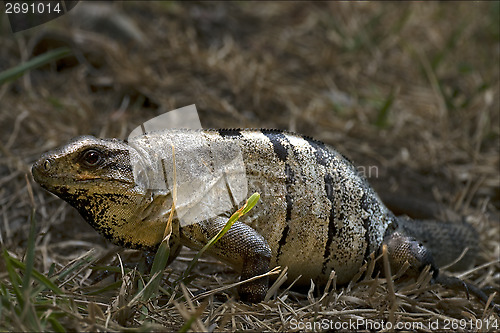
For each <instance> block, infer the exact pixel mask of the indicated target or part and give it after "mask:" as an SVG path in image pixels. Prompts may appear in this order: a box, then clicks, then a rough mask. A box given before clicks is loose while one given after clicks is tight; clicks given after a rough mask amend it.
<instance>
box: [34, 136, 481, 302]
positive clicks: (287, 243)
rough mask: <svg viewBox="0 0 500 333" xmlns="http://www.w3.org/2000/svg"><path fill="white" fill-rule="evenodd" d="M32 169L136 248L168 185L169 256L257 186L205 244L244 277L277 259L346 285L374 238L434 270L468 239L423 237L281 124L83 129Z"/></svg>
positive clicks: (218, 222) (340, 159) (156, 236)
mask: <svg viewBox="0 0 500 333" xmlns="http://www.w3.org/2000/svg"><path fill="white" fill-rule="evenodd" d="M174 169H175V173H176V175H175V176H174ZM32 172H33V176H34V179H35V180H36V181H37V182H38V183H39V184H40V185H41V186H42V187H44V188H45V189H47V190H49V191H50V192H52V193H54V194H56V195H57V196H59V197H60V198H62V199H63V200H65V201H67V202H68V203H69V204H70V205H72V206H73V207H75V208H76V209H77V210H78V211H79V212H80V214H81V215H82V216H83V217H84V219H85V220H86V221H87V222H88V223H90V224H91V225H92V226H93V227H94V228H95V229H96V230H97V231H99V232H100V233H101V234H103V235H104V236H105V237H106V238H108V239H109V240H111V241H112V242H113V243H115V244H118V245H122V246H125V247H130V248H138V249H150V250H153V249H155V248H156V247H157V246H158V244H159V243H160V242H161V240H162V238H163V233H164V230H165V224H166V221H167V219H168V216H169V214H170V209H171V207H172V203H173V200H174V198H173V190H172V189H173V186H174V184H175V186H178V187H179V193H180V197H179V198H176V199H175V200H176V207H179V209H180V210H179V211H178V213H179V212H180V213H179V214H178V215H177V219H175V220H174V225H173V233H172V236H171V238H170V246H171V248H172V249H173V250H172V251H171V255H173V254H175V253H178V252H179V250H180V248H181V247H182V246H183V245H185V246H188V247H190V248H193V249H200V248H201V247H203V246H204V245H205V244H206V243H207V242H208V240H210V239H211V238H212V237H213V236H214V235H216V234H217V233H218V232H219V230H220V229H221V228H222V227H223V226H224V225H225V223H226V222H227V219H228V217H229V216H230V215H231V214H232V213H233V212H234V211H235V210H236V209H237V208H238V207H241V205H242V204H243V203H244V202H245V199H247V195H248V193H254V192H258V193H260V195H261V200H260V201H259V203H258V204H257V205H256V206H255V207H254V209H252V210H251V211H250V212H249V213H248V214H247V215H245V216H244V217H243V218H242V219H241V220H240V221H238V222H236V223H235V224H234V225H233V227H232V228H231V229H230V230H229V231H228V232H227V233H226V234H225V235H224V236H223V237H222V238H221V239H220V240H219V242H217V243H216V244H215V245H214V246H212V247H211V248H210V249H209V250H208V251H207V253H209V254H210V255H212V256H214V257H217V258H219V259H220V260H222V261H224V262H226V263H228V264H229V265H231V266H233V267H234V268H235V269H236V270H238V271H239V272H241V276H242V278H243V279H246V278H250V277H252V276H256V275H260V274H263V273H266V272H267V271H268V270H269V269H270V268H272V267H275V266H282V267H284V266H287V267H288V277H289V278H290V279H291V281H293V280H294V279H295V278H296V277H298V276H302V277H301V279H300V281H299V283H309V281H310V279H314V280H315V281H317V282H319V283H324V282H325V281H327V279H328V277H329V275H330V273H331V271H332V270H335V273H336V276H337V282H338V283H339V284H342V283H347V282H348V281H349V280H350V279H351V278H352V277H353V276H354V275H355V274H356V273H357V272H358V270H359V268H360V267H361V265H362V264H363V262H364V261H366V260H367V259H368V257H369V255H370V254H371V253H372V252H376V251H378V250H379V249H380V248H381V245H382V244H383V243H385V244H387V245H388V246H389V255H390V259H391V263H392V264H393V265H394V267H396V268H397V267H399V266H401V265H402V263H404V262H405V261H408V262H410V264H412V267H414V270H415V272H417V273H418V272H419V271H420V270H421V269H422V268H423V267H425V266H426V265H431V266H432V267H433V269H435V271H436V273H437V269H436V267H437V266H440V265H444V264H448V263H449V261H448V262H443V261H439V259H440V258H444V257H443V256H441V254H440V253H438V252H439V251H440V250H441V251H445V252H448V255H447V256H446V258H450V257H451V258H453V259H455V258H457V257H458V256H459V255H460V254H461V253H462V251H463V249H464V248H465V247H469V248H470V249H475V248H476V242H477V241H476V239H477V238H474V236H473V235H471V232H469V231H470V229H469V228H470V226H468V225H464V224H457V225H452V226H451V227H450V228H451V229H450V230H452V231H449V232H447V233H448V234H447V235H443V234H441V233H439V232H438V233H437V234H439V235H438V236H439V237H433V235H432V233H430V232H429V233H426V230H431V229H432V228H433V227H432V226H431V227H427V224H425V223H422V224H419V222H418V221H417V222H415V221H411V220H409V219H400V218H397V217H396V216H395V215H394V214H393V213H392V212H391V211H389V210H388V209H387V208H386V206H385V205H384V204H383V203H382V201H381V200H380V198H379V197H378V196H377V194H376V193H375V192H374V191H373V189H372V188H371V187H370V186H369V184H368V182H367V181H366V179H365V178H364V177H362V176H361V175H360V174H359V173H358V172H357V169H356V168H355V167H354V166H353V165H352V163H351V162H349V161H348V160H347V159H346V158H345V157H344V156H342V155H341V154H340V153H338V152H337V151H335V150H334V149H333V148H331V147H329V146H327V145H325V144H324V143H322V142H319V141H316V140H313V139H311V138H308V137H304V136H301V135H297V134H293V133H290V132H286V131H281V130H264V129H260V130H240V129H220V130H166V131H159V132H152V133H147V134H144V135H140V136H137V137H134V138H133V139H131V140H130V141H129V142H128V143H126V142H124V141H121V140H117V139H97V138H94V137H91V136H84V137H79V138H76V139H74V140H72V141H71V142H69V143H68V144H66V145H65V146H63V147H61V148H59V149H57V150H55V151H52V152H48V153H46V154H44V155H43V156H42V157H41V158H40V159H39V160H38V161H37V162H36V163H35V164H34V166H33V169H32ZM183 191H184V192H183ZM183 209H184V211H183ZM197 212H198V213H199V214H197ZM429 228H431V229H429ZM463 230H466V232H463ZM434 234H436V232H434ZM429 235H430V237H427V236H429ZM457 235H459V236H460V237H457ZM417 237H419V238H420V239H416V238H417ZM442 242H448V243H447V244H448V245H447V248H443V247H442ZM440 246H441V247H440ZM449 251H452V252H451V255H450V252H449ZM473 252H474V251H473V250H472V251H470V253H473ZM433 258H434V259H433ZM435 259H438V260H437V262H436V263H435V262H434V260H435ZM466 259H467V258H466ZM450 261H452V260H450ZM436 264H437V265H436ZM267 287H268V280H267V279H266V278H261V279H258V280H255V281H253V282H250V283H246V284H243V285H242V286H241V288H240V290H239V292H240V296H241V298H242V299H244V300H248V301H251V302H257V301H261V300H262V299H263V298H264V296H265V294H266V291H267Z"/></svg>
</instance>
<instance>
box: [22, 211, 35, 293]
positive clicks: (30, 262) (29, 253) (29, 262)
mask: <svg viewBox="0 0 500 333" xmlns="http://www.w3.org/2000/svg"><path fill="white" fill-rule="evenodd" d="M35 222H36V221H35V209H34V208H33V209H31V216H30V232H29V236H28V248H27V250H26V260H25V265H26V269H25V270H24V278H23V290H28V288H29V286H30V281H31V273H32V272H33V266H34V260H35V238H36V233H35V230H36V225H35Z"/></svg>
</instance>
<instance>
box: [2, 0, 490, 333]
mask: <svg viewBox="0 0 500 333" xmlns="http://www.w3.org/2000/svg"><path fill="white" fill-rule="evenodd" d="M79 6H80V5H79ZM499 10H500V6H499V3H498V2H479V3H467V2H460V3H455V4H449V3H445V2H439V3H437V2H431V3H404V4H394V3H365V2H363V3H347V2H329V3H313V4H311V3H304V2H296V3H295V2H269V3H267V2H266V3H256V2H248V3H245V2H236V3H203V2H202V3H197V2H190V3H187V4H180V3H176V2H159V3H152V2H148V3H143V4H139V3H135V2H117V3H114V4H113V5H112V7H111V11H112V12H114V13H119V14H120V15H123V16H124V17H125V18H126V19H127V20H129V22H133V23H134V24H135V26H136V27H135V28H134V26H132V25H129V26H128V27H127V28H120V29H119V31H121V32H119V33H118V32H117V31H111V32H109V31H110V29H109V28H106V27H102V26H100V27H99V28H98V29H99V32H98V33H97V32H93V31H92V30H89V28H88V27H86V26H85V25H84V22H80V21H84V20H83V19H82V17H83V15H84V14H83V13H80V14H79V15H78V16H73V17H72V18H70V17H68V16H65V17H63V18H61V19H58V20H57V21H54V22H51V23H49V24H47V25H44V26H42V27H39V28H35V29H31V30H30V31H26V32H23V33H20V34H17V35H15V36H13V35H12V34H10V30H9V28H8V26H7V22H6V20H5V19H4V18H0V19H1V20H2V21H0V27H1V30H0V44H1V45H2V47H1V48H0V70H5V69H7V68H10V67H13V66H15V65H17V64H19V63H21V62H22V61H26V60H27V59H29V58H30V57H32V55H33V54H35V55H36V54H43V53H44V52H46V51H47V50H50V49H53V48H56V47H59V46H61V45H66V46H67V45H69V46H71V47H73V50H74V55H75V57H72V58H66V59H64V60H60V61H58V62H57V64H52V65H51V66H46V67H44V68H41V69H38V70H34V71H31V72H30V73H29V75H25V76H24V77H22V78H19V79H17V80H15V81H12V82H9V83H8V84H5V85H3V86H0V157H1V158H0V207H1V208H0V216H1V218H0V236H1V238H0V243H1V247H2V248H3V249H6V250H7V251H8V253H9V254H10V255H9V258H10V257H12V258H18V259H20V260H21V259H22V258H23V257H24V256H25V253H26V250H25V249H26V246H27V244H28V245H29V242H28V236H27V235H28V234H29V229H30V223H29V221H30V212H31V209H32V203H31V201H30V196H29V191H28V189H29V186H30V184H33V183H32V180H31V178H29V177H30V176H29V167H30V164H31V163H32V162H33V161H34V160H35V159H36V158H37V157H39V155H40V154H41V153H42V152H44V151H47V150H49V149H51V148H54V147H55V146H58V145H61V144H63V143H64V142H65V141H67V140H68V139H70V138H72V137H74V136H77V135H81V134H93V135H97V136H101V137H121V138H124V137H126V136H127V134H128V133H129V131H130V130H131V129H133V128H135V127H136V126H138V125H139V124H140V123H142V122H144V121H146V120H148V119H150V118H153V117H155V116H157V115H159V114H161V113H163V112H166V111H168V110H171V109H174V108H177V107H181V106H184V105H189V104H193V103H195V104H196V105H197V108H198V110H199V112H200V117H201V121H202V125H203V126H204V127H277V128H285V129H290V130H294V131H297V132H300V133H303V134H306V135H311V136H314V137H315V138H317V139H320V140H323V141H325V142H327V143H329V144H332V145H333V146H335V147H337V148H338V150H339V151H341V152H342V153H344V154H345V155H347V156H349V157H350V158H351V159H352V160H354V161H355V162H356V163H357V164H358V165H365V166H370V165H376V166H377V167H378V176H377V177H375V176H374V175H372V177H370V182H371V183H372V184H373V185H374V186H375V188H376V189H377V190H378V191H379V192H380V193H381V194H382V196H384V195H385V194H391V193H398V194H401V195H403V196H405V195H406V196H408V197H411V198H413V197H416V198H419V199H423V200H430V201H436V202H439V203H442V204H445V205H447V206H449V207H451V208H453V209H454V210H455V211H456V212H457V213H460V214H463V215H466V216H467V217H468V219H469V220H470V221H471V223H473V224H474V225H475V227H477V229H478V230H479V231H480V233H481V256H480V258H479V260H478V266H477V267H476V268H475V269H473V270H471V271H468V272H465V273H463V274H461V276H462V277H463V278H465V279H467V280H469V281H471V282H474V283H476V284H477V285H479V286H481V287H485V286H493V287H495V288H497V289H498V288H499V285H500V282H499V279H500V265H499V257H500V240H499V235H500V225H499V224H500V223H499V219H500V212H499V210H500V175H499V171H498V170H499V153H500V141H499V136H500V124H499V122H500V112H499V110H500V97H499V90H500V86H499V85H500V78H499V75H500V74H499V73H500V69H499V63H500V59H499V58H500V49H499V45H500V44H499V43H500V32H499V29H500V22H499V19H498V17H499ZM108 20H110V19H108ZM111 20H113V19H111ZM79 24H82V25H83V26H82V29H79V28H78V26H79ZM137 27H140V28H137ZM127 31H129V32H127ZM137 31H140V32H142V37H140V36H141V35H138V36H139V37H137V38H139V39H140V40H141V42H140V43H139V42H137V41H134V39H133V38H134V37H131V36H133V35H134V33H135V34H137V33H138V32H137ZM121 35H123V36H122V38H119V36H121ZM27 174H28V179H29V180H27V179H26V177H25V175H27ZM33 196H34V208H35V209H36V216H35V218H36V230H37V237H36V238H35V245H36V246H35V247H34V249H33V251H34V269H36V270H37V271H40V272H42V273H44V274H45V275H47V276H53V281H54V283H55V284H57V286H58V287H59V289H60V290H61V291H62V293H61V294H57V293H55V292H54V291H53V290H50V289H48V288H45V289H44V290H41V291H40V290H38V289H36V288H37V287H38V286H40V285H41V286H42V289H43V286H44V283H43V282H40V281H38V280H36V279H35V280H34V282H31V286H32V289H30V290H31V292H33V293H32V294H31V295H33V296H26V295H28V294H29V293H28V294H25V295H24V296H26V297H24V296H22V295H15V294H14V293H13V289H12V286H13V284H15V283H16V281H17V280H16V279H19V281H21V280H22V276H23V275H22V274H20V273H19V272H21V271H22V270H20V269H19V268H15V271H16V272H17V274H20V275H19V277H18V278H16V274H13V275H12V274H10V275H9V273H8V272H7V271H6V269H7V267H8V266H9V265H8V264H7V263H6V262H9V260H10V259H5V255H4V259H3V260H2V261H0V285H1V287H2V289H1V290H0V294H2V295H4V298H3V299H2V301H3V302H4V301H5V300H7V299H9V300H12V302H13V304H14V305H12V307H10V306H9V305H8V304H6V303H1V304H0V330H34V329H36V328H41V329H44V328H45V329H51V330H52V329H54V330H57V329H59V328H60V329H66V330H77V331H83V330H87V331H88V330H111V331H114V330H116V331H120V330H124V329H125V327H127V328H128V329H132V328H133V330H158V331H163V330H166V329H175V330H179V329H181V328H182V329H187V328H188V327H191V329H193V330H209V331H212V330H222V329H229V330H268V331H287V330H290V329H293V328H294V326H293V324H292V323H294V321H292V320H297V321H298V322H300V323H302V325H306V324H307V325H312V324H313V323H314V322H316V323H321V322H322V320H323V319H326V320H331V322H332V323H335V322H337V323H340V322H348V321H349V320H350V321H351V322H353V321H356V320H358V319H363V320H365V321H364V326H363V327H361V326H358V327H357V328H358V329H363V328H364V329H365V330H367V331H368V330H370V326H368V325H369V324H370V323H372V324H373V323H379V324H380V323H381V322H386V323H387V322H391V323H397V322H399V323H413V322H415V323H420V324H421V325H423V326H421V327H418V330H419V331H432V330H434V329H435V327H432V326H431V324H432V323H434V322H435V321H436V320H439V321H440V323H441V325H444V324H445V323H447V322H448V323H450V324H451V323H458V324H459V325H461V324H463V325H464V326H458V327H457V329H458V330H477V331H486V329H485V327H486V326H485V324H486V320H489V321H490V322H489V323H490V324H491V323H492V322H495V321H496V323H497V324H498V325H500V323H498V319H499V318H498V316H497V315H494V314H492V312H491V310H487V311H484V306H482V305H481V304H480V303H478V302H477V301H476V300H475V299H471V300H467V297H466V295H465V294H463V293H456V292H453V291H449V290H445V289H443V288H441V287H439V286H430V285H429V284H428V280H429V277H428V276H427V275H425V274H423V275H422V276H421V278H420V279H419V280H418V281H411V280H410V281H399V280H398V281H396V282H395V283H394V284H393V283H392V282H391V280H389V281H386V280H385V279H381V278H371V277H363V278H362V279H361V280H359V281H356V280H353V282H352V283H350V284H349V285H348V286H340V287H339V288H337V289H336V288H332V286H330V288H327V290H325V288H324V287H323V286H321V287H315V288H313V289H311V291H310V292H309V293H308V292H307V291H305V292H302V293H300V292H297V291H294V290H291V291H288V290H285V289H284V287H285V286H286V285H284V286H282V288H280V289H277V291H276V293H275V294H274V295H273V297H271V299H270V300H269V301H266V302H263V303H261V304H257V305H252V306H250V305H245V304H242V303H240V302H237V301H235V300H234V295H235V290H234V288H230V289H227V290H222V291H218V292H217V293H210V292H209V296H205V297H199V296H198V298H196V297H195V296H194V295H197V294H199V293H203V292H207V291H210V290H214V289H216V288H220V287H224V286H228V285H230V284H231V283H234V282H236V281H237V278H238V277H237V276H236V275H235V274H234V272H232V271H231V270H230V269H229V268H227V267H226V266H224V265H222V264H219V263H217V262H214V261H213V260H211V259H210V258H207V259H205V260H203V261H202V262H201V263H200V264H199V265H198V268H197V270H196V275H195V276H194V278H193V279H192V280H191V281H190V282H189V283H187V284H186V287H185V288H184V287H183V286H182V285H180V284H178V285H172V284H171V282H172V281H175V280H176V279H177V278H178V277H179V276H180V275H181V274H182V272H183V270H184V269H185V268H186V267H187V262H188V261H189V260H190V259H189V258H190V257H192V253H191V252H189V251H185V252H183V254H182V255H181V258H180V260H177V261H176V262H175V263H174V264H173V265H171V266H170V267H169V268H168V269H167V271H166V274H165V280H166V283H165V284H164V289H163V292H164V294H163V296H162V297H159V298H158V299H154V300H149V301H137V300H134V296H135V295H136V294H137V293H138V292H139V291H140V288H141V286H142V285H143V283H144V280H143V275H142V274H141V273H140V272H141V269H142V270H144V268H140V269H139V268H138V269H137V270H133V269H127V268H126V267H125V268H123V273H122V269H118V273H117V274H115V275H113V274H111V275H109V274H108V275H106V274H101V275H102V276H101V277H104V278H103V279H102V280H100V281H98V282H96V275H99V274H97V273H96V272H95V271H96V270H95V269H94V273H92V270H91V269H90V268H91V267H92V266H93V265H95V264H99V262H98V260H99V259H100V258H104V257H111V258H114V259H115V260H116V256H115V252H116V250H117V249H116V248H114V247H113V246H111V245H110V244H109V243H107V242H106V241H104V240H103V239H102V238H100V237H98V236H97V235H96V233H95V231H93V230H92V229H91V228H90V227H89V226H87V225H86V224H85V223H84V222H83V220H82V219H81V218H80V217H79V216H78V215H77V213H76V212H75V211H74V210H73V209H71V208H70V207H69V206H68V205H67V204H65V203H64V202H62V201H61V200H59V199H57V198H55V197H54V196H51V195H50V194H48V193H47V192H45V191H43V190H42V189H40V188H39V187H38V186H37V185H36V184H33ZM91 249H95V250H94V252H92V255H91V258H87V257H86V258H87V259H85V258H83V259H82V258H80V257H81V256H82V255H84V254H85V253H87V251H90V250H91ZM134 256H137V254H136V253H135V252H132V251H125V252H123V253H122V254H121V258H122V261H123V262H128V261H133V257H134ZM77 258H80V259H77ZM75 262H76V263H78V265H79V266H78V265H77V266H74V263H75ZM102 262H103V263H102V265H104V266H105V267H107V268H108V269H109V270H111V269H112V268H113V267H120V266H119V264H118V266H113V265H111V264H107V263H106V261H104V260H103V261H102ZM365 268H366V269H370V266H369V265H367V266H366V267H365ZM114 278H118V280H117V282H115V281H114V280H113V279H114ZM97 280H98V279H97ZM334 281H335V279H333V281H332V284H333V286H334V285H335V283H334ZM45 283H46V282H45ZM104 287H107V289H105V290H102V289H101V288H104ZM35 291H37V293H35ZM7 294H8V295H9V298H5V297H6V296H5V295H7ZM203 295H206V294H203ZM19 300H24V301H25V303H24V307H23V306H21V304H17V305H16V302H19ZM26 300H28V301H26ZM497 301H498V299H497ZM30 302H31V303H30ZM26 304H28V305H29V304H32V305H33V309H34V310H33V311H34V312H33V316H30V314H29V313H30V312H29V311H31V310H27V309H29V308H30V307H29V306H28V305H26ZM27 318H38V319H33V322H32V321H30V320H27ZM47 318H49V319H47ZM476 319H477V320H483V321H482V323H483V326H482V328H479V327H478V326H477V325H475V323H476V322H475V320H476ZM37 320H38V322H37ZM459 320H462V321H459ZM465 320H467V321H465ZM469 320H472V321H469ZM323 323H324V322H323ZM420 324H419V325H420ZM45 325H48V326H45ZM316 325H319V324H316ZM301 327H302V326H301ZM440 327H441V328H444V326H440ZM303 328H305V329H308V328H310V327H309V326H303ZM311 328H313V327H311ZM314 328H315V329H319V330H323V329H324V328H325V327H323V326H322V327H317V326H316V327H314ZM350 328H353V327H347V329H350ZM375 328H377V327H376V326H375ZM451 328H453V327H451V326H450V329H451ZM490 328H491V327H490Z"/></svg>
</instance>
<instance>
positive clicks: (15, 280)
mask: <svg viewBox="0 0 500 333" xmlns="http://www.w3.org/2000/svg"><path fill="white" fill-rule="evenodd" d="M3 258H4V262H5V268H6V269H7V273H8V275H9V279H10V283H11V285H12V289H13V291H14V294H15V295H16V298H17V302H18V303H19V306H20V307H21V308H22V307H23V306H24V303H25V302H24V297H23V293H22V292H21V290H20V289H19V285H20V284H21V277H20V276H19V274H17V272H16V271H15V269H14V265H13V263H12V260H13V259H14V258H12V257H11V256H10V255H9V253H8V252H7V250H3ZM14 260H15V259H14Z"/></svg>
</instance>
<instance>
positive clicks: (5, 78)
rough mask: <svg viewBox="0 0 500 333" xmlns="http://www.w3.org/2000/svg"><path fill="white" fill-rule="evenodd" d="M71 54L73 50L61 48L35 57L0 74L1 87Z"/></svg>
mask: <svg viewBox="0 0 500 333" xmlns="http://www.w3.org/2000/svg"><path fill="white" fill-rule="evenodd" d="M70 53H71V50H70V49H69V48H67V47H61V48H58V49H55V50H52V51H49V52H46V53H44V54H41V55H39V56H36V57H34V58H33V59H30V60H28V61H26V62H25V63H22V64H20V65H18V66H15V67H13V68H10V69H7V70H5V71H3V72H1V73H0V86H1V85H3V84H4V83H6V82H9V81H13V80H15V79H17V78H18V77H20V76H22V75H23V74H24V73H26V72H27V71H30V70H32V69H35V68H38V67H40V66H43V65H46V64H48V63H50V62H52V61H56V60H58V59H61V58H64V57H65V56H67V55H68V54H70Z"/></svg>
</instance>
